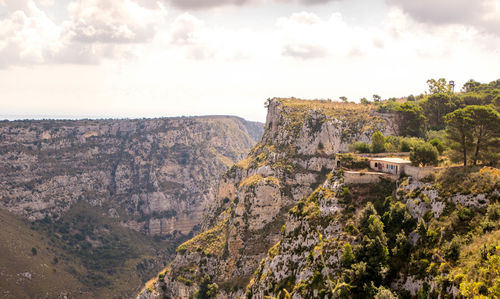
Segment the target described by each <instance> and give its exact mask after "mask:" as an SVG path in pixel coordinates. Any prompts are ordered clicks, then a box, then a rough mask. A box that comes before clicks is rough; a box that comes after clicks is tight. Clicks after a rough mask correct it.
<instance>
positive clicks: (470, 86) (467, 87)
mask: <svg viewBox="0 0 500 299" xmlns="http://www.w3.org/2000/svg"><path fill="white" fill-rule="evenodd" d="M479 85H481V83H479V82H477V81H476V80H474V79H470V80H469V81H467V82H465V84H464V86H462V92H471V91H474V90H476V89H477V88H478V87H479Z"/></svg>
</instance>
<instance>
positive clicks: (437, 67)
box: [0, 0, 500, 121]
mask: <svg viewBox="0 0 500 299" xmlns="http://www.w3.org/2000/svg"><path fill="white" fill-rule="evenodd" d="M499 69H500V0H475V1H472V0H419V1H415V0H161V1H158V0H0V118H18V117H48V118H50V117H75V118H78V117H156V116H179V115H207V114H232V115H239V116H242V117H245V118H247V119H251V120H259V121H263V120H264V119H265V114H266V111H265V109H264V102H265V100H266V99H267V98H269V97H277V96H280V97H289V96H295V97H301V98H309V99H311V98H330V99H338V98H339V97H340V96H346V97H348V98H349V99H350V100H356V101H358V100H359V99H360V98H361V97H367V98H371V96H372V95H373V94H374V93H376V94H379V95H381V96H382V97H384V98H387V97H397V96H405V95H408V94H419V93H421V92H424V91H425V90H426V83H425V82H426V80H427V79H429V78H439V77H445V78H447V79H449V80H451V79H453V80H455V81H456V82H457V85H459V86H461V85H462V84H463V82H465V81H466V80H468V79H471V78H473V79H475V80H478V81H481V82H489V81H492V80H496V79H498V78H500V73H499V72H498V70H499Z"/></svg>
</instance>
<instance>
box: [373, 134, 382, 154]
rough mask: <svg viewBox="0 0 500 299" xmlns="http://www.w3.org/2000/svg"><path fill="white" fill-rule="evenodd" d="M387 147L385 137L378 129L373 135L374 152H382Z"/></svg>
mask: <svg viewBox="0 0 500 299" xmlns="http://www.w3.org/2000/svg"><path fill="white" fill-rule="evenodd" d="M384 149H385V137H384V135H383V134H382V133H380V132H379V131H376V132H375V133H373V135H372V146H371V150H372V153H382V152H384Z"/></svg>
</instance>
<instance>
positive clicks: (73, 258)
mask: <svg viewBox="0 0 500 299" xmlns="http://www.w3.org/2000/svg"><path fill="white" fill-rule="evenodd" d="M32 229H34V230H36V231H38V232H40V233H42V234H44V235H46V236H47V239H48V244H49V246H50V248H52V250H54V251H58V250H60V251H61V253H60V254H59V255H57V256H55V257H54V258H52V261H51V262H52V264H61V263H62V264H66V265H68V264H69V265H71V266H70V268H71V271H70V273H71V275H72V276H73V277H75V278H76V279H78V281H79V282H80V283H82V284H83V285H85V286H87V287H89V288H91V289H92V290H95V292H97V293H101V292H113V291H114V292H117V293H121V294H127V290H128V292H130V291H131V290H130V285H129V283H127V282H126V281H135V283H136V284H137V285H140V284H141V283H142V282H144V281H145V280H146V279H147V278H149V277H151V276H152V273H154V272H155V271H157V270H158V268H157V267H158V266H157V267H153V268H151V266H148V268H149V269H148V268H146V267H145V266H144V263H146V265H150V263H151V261H154V258H158V256H157V255H158V253H159V254H160V255H163V256H167V255H168V254H170V253H172V252H173V249H174V248H175V247H174V246H175V245H176V244H175V243H173V242H172V243H169V242H157V241H154V240H153V238H150V237H147V236H144V235H142V234H140V233H138V232H135V231H131V230H130V229H127V228H124V227H122V226H121V225H119V224H118V223H115V222H114V221H113V220H112V219H109V218H107V217H105V216H103V215H102V212H101V211H100V210H99V209H97V208H94V207H91V206H90V205H88V204H87V203H85V202H80V203H77V204H75V205H73V206H72V207H71V208H70V210H69V211H68V212H67V213H66V214H64V215H63V217H61V218H58V219H52V218H49V217H46V218H45V219H43V220H41V221H39V222H34V223H33V224H32ZM118 277H128V279H127V280H126V281H123V280H121V279H117V278H118ZM132 291H133V290H132ZM128 294H129V295H130V293H128Z"/></svg>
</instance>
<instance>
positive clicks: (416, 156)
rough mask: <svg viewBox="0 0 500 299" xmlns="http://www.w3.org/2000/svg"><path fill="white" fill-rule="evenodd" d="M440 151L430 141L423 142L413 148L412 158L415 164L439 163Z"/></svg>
mask: <svg viewBox="0 0 500 299" xmlns="http://www.w3.org/2000/svg"><path fill="white" fill-rule="evenodd" d="M438 157H439V153H438V150H437V149H436V148H435V147H434V146H433V145H432V144H430V143H421V144H418V145H416V146H415V147H414V148H412V150H411V152H410V160H411V162H412V163H413V164H414V165H421V164H422V165H423V166H426V165H437V163H438Z"/></svg>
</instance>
